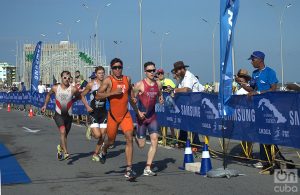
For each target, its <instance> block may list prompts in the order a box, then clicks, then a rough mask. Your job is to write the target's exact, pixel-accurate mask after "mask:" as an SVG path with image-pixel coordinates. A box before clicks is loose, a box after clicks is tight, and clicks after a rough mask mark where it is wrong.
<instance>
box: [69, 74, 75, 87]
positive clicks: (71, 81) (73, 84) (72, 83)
mask: <svg viewBox="0 0 300 195" xmlns="http://www.w3.org/2000/svg"><path fill="white" fill-rule="evenodd" d="M70 85H71V86H73V87H75V82H74V79H73V77H72V76H71V77H70Z"/></svg>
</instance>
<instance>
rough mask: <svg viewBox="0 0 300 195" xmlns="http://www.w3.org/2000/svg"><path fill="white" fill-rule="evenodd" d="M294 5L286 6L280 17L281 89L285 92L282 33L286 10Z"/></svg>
mask: <svg viewBox="0 0 300 195" xmlns="http://www.w3.org/2000/svg"><path fill="white" fill-rule="evenodd" d="M266 4H267V5H268V6H270V7H273V5H272V4H270V3H266ZM291 6H292V4H291V3H289V4H287V5H285V6H284V7H283V9H282V11H281V15H280V20H279V27H280V62H281V88H280V90H282V91H283V90H284V79H283V78H284V77H283V73H284V69H283V67H284V65H283V33H282V23H283V15H284V13H285V10H286V9H288V8H289V7H291Z"/></svg>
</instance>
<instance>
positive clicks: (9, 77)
mask: <svg viewBox="0 0 300 195" xmlns="http://www.w3.org/2000/svg"><path fill="white" fill-rule="evenodd" d="M0 81H2V82H5V83H7V85H8V86H11V85H12V83H13V82H15V81H16V67H15V66H13V65H10V64H8V63H7V62H0Z"/></svg>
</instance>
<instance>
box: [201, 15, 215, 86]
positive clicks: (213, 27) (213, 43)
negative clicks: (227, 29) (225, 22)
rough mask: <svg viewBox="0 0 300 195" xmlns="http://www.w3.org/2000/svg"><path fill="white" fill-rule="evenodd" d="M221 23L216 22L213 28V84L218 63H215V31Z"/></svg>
mask: <svg viewBox="0 0 300 195" xmlns="http://www.w3.org/2000/svg"><path fill="white" fill-rule="evenodd" d="M201 20H202V21H203V22H205V23H207V24H209V25H210V26H211V24H210V23H209V22H208V21H207V20H206V19H204V18H201ZM218 24H219V22H216V23H215V25H214V26H213V31H212V69H213V84H215V82H216V63H215V31H216V29H217V26H218Z"/></svg>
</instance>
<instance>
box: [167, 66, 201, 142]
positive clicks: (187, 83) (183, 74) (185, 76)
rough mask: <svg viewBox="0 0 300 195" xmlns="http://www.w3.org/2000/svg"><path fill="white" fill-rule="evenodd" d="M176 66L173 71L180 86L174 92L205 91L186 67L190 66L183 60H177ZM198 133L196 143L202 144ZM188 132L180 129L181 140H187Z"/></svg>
mask: <svg viewBox="0 0 300 195" xmlns="http://www.w3.org/2000/svg"><path fill="white" fill-rule="evenodd" d="M173 66H174V68H173V69H172V70H171V72H174V73H175V75H176V77H177V78H178V87H177V88H175V89H174V93H179V92H202V91H204V87H203V85H201V84H200V82H199V80H198V79H197V78H196V77H195V75H194V74H192V73H191V72H190V71H188V70H187V69H186V68H187V67H189V66H187V65H185V64H184V63H183V61H177V62H175V63H174V65H173ZM197 138H198V134H195V139H194V143H196V144H200V141H199V138H198V139H197ZM186 139H187V132H186V131H180V135H179V140H184V141H185V140H186Z"/></svg>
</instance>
